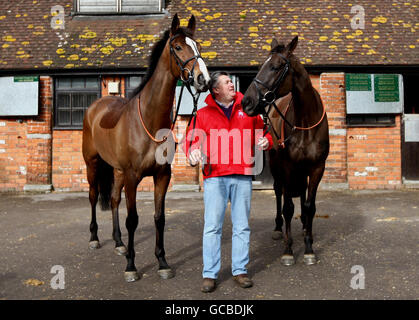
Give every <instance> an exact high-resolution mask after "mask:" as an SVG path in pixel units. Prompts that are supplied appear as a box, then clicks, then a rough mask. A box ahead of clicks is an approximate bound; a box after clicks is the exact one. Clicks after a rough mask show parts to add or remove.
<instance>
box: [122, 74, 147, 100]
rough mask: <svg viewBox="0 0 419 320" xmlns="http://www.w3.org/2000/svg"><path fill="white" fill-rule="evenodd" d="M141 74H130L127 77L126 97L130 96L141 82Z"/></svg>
mask: <svg viewBox="0 0 419 320" xmlns="http://www.w3.org/2000/svg"><path fill="white" fill-rule="evenodd" d="M142 79H143V77H141V76H128V77H126V78H125V98H130V97H131V96H132V93H133V92H134V90H135V89H137V88H138V87H139V85H140V84H141V80H142Z"/></svg>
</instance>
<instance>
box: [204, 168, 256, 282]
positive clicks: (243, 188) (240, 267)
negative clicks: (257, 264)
mask: <svg viewBox="0 0 419 320" xmlns="http://www.w3.org/2000/svg"><path fill="white" fill-rule="evenodd" d="M251 198H252V177H251V176H245V175H229V176H221V177H213V178H207V179H205V180H204V205H205V215H204V219H205V223H204V235H203V243H202V251H203V252H202V253H203V262H204V268H203V271H202V276H203V277H204V278H212V279H217V276H218V273H219V271H220V268H221V235H222V229H223V222H224V214H225V210H226V207H227V203H228V201H229V200H230V202H231V221H232V225H233V237H232V248H231V252H232V254H231V255H232V257H231V270H232V274H233V276H236V275H238V274H242V273H247V269H246V265H247V264H248V263H249V239H250V228H249V221H248V220H249V215H250V201H251Z"/></svg>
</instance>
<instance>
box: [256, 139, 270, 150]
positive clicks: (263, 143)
mask: <svg viewBox="0 0 419 320" xmlns="http://www.w3.org/2000/svg"><path fill="white" fill-rule="evenodd" d="M258 146H259V147H260V148H261V149H262V150H266V149H268V147H269V140H268V138H266V137H260V138H259V141H258Z"/></svg>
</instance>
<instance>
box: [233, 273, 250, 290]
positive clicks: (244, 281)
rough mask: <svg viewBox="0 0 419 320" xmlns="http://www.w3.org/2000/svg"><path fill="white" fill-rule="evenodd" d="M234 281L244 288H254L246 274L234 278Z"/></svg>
mask: <svg viewBox="0 0 419 320" xmlns="http://www.w3.org/2000/svg"><path fill="white" fill-rule="evenodd" d="M233 279H234V281H236V283H238V285H239V286H240V287H242V288H250V287H252V286H253V281H252V280H250V279H249V277H248V276H247V274H246V273H243V274H239V275H237V276H233Z"/></svg>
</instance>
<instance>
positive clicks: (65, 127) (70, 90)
mask: <svg viewBox="0 0 419 320" xmlns="http://www.w3.org/2000/svg"><path fill="white" fill-rule="evenodd" d="M74 78H82V79H86V78H95V79H96V81H97V84H98V87H97V88H96V89H93V88H86V82H85V85H84V88H65V89H59V88H58V81H59V80H60V79H74ZM101 83H102V81H101V77H100V76H60V77H54V104H53V108H54V110H53V114H54V117H53V119H54V123H53V130H81V129H83V123H81V124H77V125H75V124H72V112H73V106H72V105H71V101H70V124H66V125H60V124H59V121H58V110H59V106H58V95H59V94H69V95H71V94H74V93H82V94H83V93H96V94H97V98H96V99H99V98H101V97H102V85H101ZM70 99H71V98H70ZM96 99H95V100H96ZM88 107H89V106H86V107H85V108H83V109H84V110H83V116H84V112H85V111H86V110H87V108H88Z"/></svg>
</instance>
